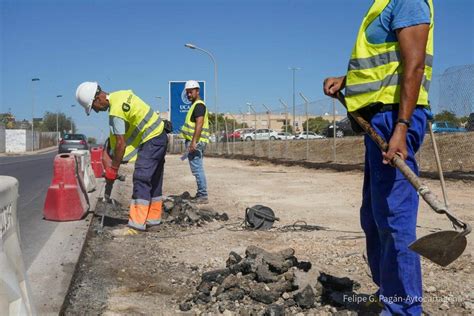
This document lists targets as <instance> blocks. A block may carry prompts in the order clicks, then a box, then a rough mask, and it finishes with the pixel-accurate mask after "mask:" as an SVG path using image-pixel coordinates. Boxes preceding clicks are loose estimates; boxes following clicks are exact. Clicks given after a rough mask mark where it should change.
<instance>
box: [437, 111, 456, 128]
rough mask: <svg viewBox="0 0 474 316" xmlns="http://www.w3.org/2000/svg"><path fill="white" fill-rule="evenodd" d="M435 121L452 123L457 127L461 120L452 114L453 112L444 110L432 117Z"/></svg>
mask: <svg viewBox="0 0 474 316" xmlns="http://www.w3.org/2000/svg"><path fill="white" fill-rule="evenodd" d="M434 120H435V121H440V122H450V123H454V124H455V125H459V124H460V123H461V120H460V119H459V118H458V117H457V116H456V114H454V113H453V112H450V111H447V110H444V111H442V112H440V113H438V114H436V115H435V116H434Z"/></svg>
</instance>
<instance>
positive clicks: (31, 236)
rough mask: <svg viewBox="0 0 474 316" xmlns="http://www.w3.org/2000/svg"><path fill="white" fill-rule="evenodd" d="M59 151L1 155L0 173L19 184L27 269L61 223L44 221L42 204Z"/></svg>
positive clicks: (19, 208)
mask: <svg viewBox="0 0 474 316" xmlns="http://www.w3.org/2000/svg"><path fill="white" fill-rule="evenodd" d="M55 155H56V152H50V153H45V154H38V155H31V156H13V157H0V175H4V176H12V177H15V178H17V179H18V181H19V183H20V187H19V190H20V198H19V200H18V206H17V209H18V211H17V212H18V220H19V222H20V238H21V247H22V250H23V260H24V261H25V268H26V269H27V270H28V268H29V267H30V265H31V263H32V262H33V260H34V259H35V257H36V256H37V254H38V253H39V252H40V251H41V249H42V247H43V245H44V244H45V243H46V241H47V240H48V239H49V237H50V235H51V234H52V232H53V231H54V230H55V229H56V226H57V225H58V223H55V222H48V221H45V220H43V204H44V200H45V198H46V192H47V191H48V186H49V184H50V183H51V178H52V176H53V159H54V156H55Z"/></svg>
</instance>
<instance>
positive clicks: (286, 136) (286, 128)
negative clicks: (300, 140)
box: [278, 99, 288, 158]
mask: <svg viewBox="0 0 474 316" xmlns="http://www.w3.org/2000/svg"><path fill="white" fill-rule="evenodd" d="M278 101H280V103H281V104H282V105H283V107H284V108H285V158H288V104H286V103H285V102H284V101H283V100H282V99H279V100H278Z"/></svg>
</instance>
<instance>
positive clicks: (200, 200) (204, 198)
mask: <svg viewBox="0 0 474 316" xmlns="http://www.w3.org/2000/svg"><path fill="white" fill-rule="evenodd" d="M184 88H185V89H186V96H187V97H188V99H189V101H191V102H192V105H191V108H190V109H189V111H188V114H187V115H186V119H185V121H184V125H183V127H181V136H182V137H183V138H184V139H185V140H186V148H187V150H188V160H189V166H190V167H191V172H192V174H193V175H194V177H196V183H197V193H196V196H195V197H194V198H193V199H192V202H195V203H196V204H207V203H209V200H208V193H207V182H206V174H205V173H204V163H203V159H204V150H205V149H206V144H208V143H209V136H210V133H209V114H208V111H207V107H206V105H205V104H204V101H202V100H201V97H200V96H199V83H198V82H197V81H195V80H189V81H187V82H186V84H185V87H184Z"/></svg>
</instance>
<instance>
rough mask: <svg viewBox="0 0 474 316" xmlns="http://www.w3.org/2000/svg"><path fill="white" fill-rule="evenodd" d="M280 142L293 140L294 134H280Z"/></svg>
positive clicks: (278, 137)
mask: <svg viewBox="0 0 474 316" xmlns="http://www.w3.org/2000/svg"><path fill="white" fill-rule="evenodd" d="M277 139H278V140H289V139H293V134H291V133H285V132H279V133H278V136H277Z"/></svg>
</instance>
